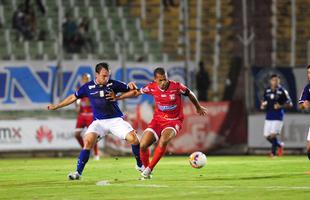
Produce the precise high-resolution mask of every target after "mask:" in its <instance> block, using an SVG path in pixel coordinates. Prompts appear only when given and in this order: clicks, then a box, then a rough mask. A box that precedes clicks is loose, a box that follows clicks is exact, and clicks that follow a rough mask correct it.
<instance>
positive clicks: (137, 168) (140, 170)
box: [135, 165, 145, 172]
mask: <svg viewBox="0 0 310 200" xmlns="http://www.w3.org/2000/svg"><path fill="white" fill-rule="evenodd" d="M135 168H136V170H137V171H139V172H143V171H144V169H145V167H144V165H142V166H141V167H139V166H138V165H136V167H135Z"/></svg>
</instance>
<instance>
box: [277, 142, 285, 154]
mask: <svg viewBox="0 0 310 200" xmlns="http://www.w3.org/2000/svg"><path fill="white" fill-rule="evenodd" d="M283 154H284V143H283V142H281V147H279V148H278V156H280V157H281V156H283Z"/></svg>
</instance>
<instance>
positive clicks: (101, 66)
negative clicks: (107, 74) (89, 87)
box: [95, 62, 110, 73]
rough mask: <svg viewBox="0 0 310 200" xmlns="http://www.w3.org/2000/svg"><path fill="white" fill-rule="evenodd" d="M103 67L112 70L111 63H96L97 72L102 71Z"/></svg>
mask: <svg viewBox="0 0 310 200" xmlns="http://www.w3.org/2000/svg"><path fill="white" fill-rule="evenodd" d="M102 68H104V69H106V70H107V71H110V68H109V64H108V63H105V62H101V63H98V64H97V65H96V68H95V71H96V73H100V71H101V70H102Z"/></svg>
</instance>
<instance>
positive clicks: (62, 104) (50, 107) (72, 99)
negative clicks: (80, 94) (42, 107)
mask: <svg viewBox="0 0 310 200" xmlns="http://www.w3.org/2000/svg"><path fill="white" fill-rule="evenodd" d="M76 100H77V98H76V96H75V95H74V94H71V95H70V96H68V97H67V98H65V99H64V100H63V101H61V102H60V103H58V104H56V105H54V104H50V105H48V106H47V110H57V109H58V108H62V107H65V106H67V105H70V104H72V103H73V102H75V101H76Z"/></svg>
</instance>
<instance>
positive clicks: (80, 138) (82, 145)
mask: <svg viewBox="0 0 310 200" xmlns="http://www.w3.org/2000/svg"><path fill="white" fill-rule="evenodd" d="M75 138H76V139H77V141H78V142H79V144H80V145H81V147H82V148H83V147H84V142H83V138H82V137H81V136H80V135H76V136H75Z"/></svg>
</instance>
